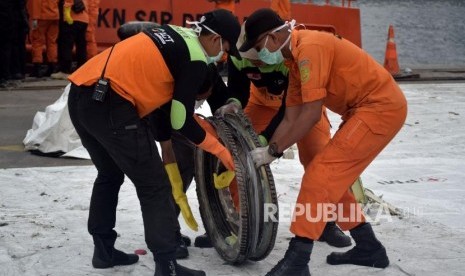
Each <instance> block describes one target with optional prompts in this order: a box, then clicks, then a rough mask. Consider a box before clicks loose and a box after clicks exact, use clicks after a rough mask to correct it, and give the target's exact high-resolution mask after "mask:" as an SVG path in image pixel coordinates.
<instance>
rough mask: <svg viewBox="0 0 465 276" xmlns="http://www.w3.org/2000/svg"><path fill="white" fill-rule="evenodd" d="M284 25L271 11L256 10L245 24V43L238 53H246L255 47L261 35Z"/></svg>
mask: <svg viewBox="0 0 465 276" xmlns="http://www.w3.org/2000/svg"><path fill="white" fill-rule="evenodd" d="M284 23H285V22H284V20H282V19H281V17H279V15H278V14H277V13H276V12H274V11H273V10H271V9H259V10H256V11H255V12H254V13H252V14H251V15H250V16H249V17H248V18H247V21H246V22H245V42H244V43H243V44H242V46H241V47H240V48H239V51H241V52H247V51H248V50H249V49H251V48H252V47H253V46H255V44H256V43H257V39H258V38H259V37H260V35H261V34H263V33H266V32H268V31H270V30H273V29H275V28H277V27H280V26H282V25H283V24H284Z"/></svg>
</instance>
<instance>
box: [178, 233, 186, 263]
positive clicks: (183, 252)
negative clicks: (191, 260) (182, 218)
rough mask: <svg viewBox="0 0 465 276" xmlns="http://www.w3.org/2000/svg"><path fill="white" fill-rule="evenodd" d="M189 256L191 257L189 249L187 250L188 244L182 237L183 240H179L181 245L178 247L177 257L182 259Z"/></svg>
mask: <svg viewBox="0 0 465 276" xmlns="http://www.w3.org/2000/svg"><path fill="white" fill-rule="evenodd" d="M187 257H189V250H187V246H186V244H185V243H184V239H182V238H181V240H180V241H179V245H178V247H177V248H176V259H178V260H180V259H185V258H187Z"/></svg>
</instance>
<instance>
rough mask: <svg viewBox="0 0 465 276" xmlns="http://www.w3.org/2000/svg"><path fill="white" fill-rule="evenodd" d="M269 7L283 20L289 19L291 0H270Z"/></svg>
mask: <svg viewBox="0 0 465 276" xmlns="http://www.w3.org/2000/svg"><path fill="white" fill-rule="evenodd" d="M270 9H272V10H273V11H275V12H276V13H277V14H278V15H279V17H281V18H282V19H283V20H291V0H271V5H270Z"/></svg>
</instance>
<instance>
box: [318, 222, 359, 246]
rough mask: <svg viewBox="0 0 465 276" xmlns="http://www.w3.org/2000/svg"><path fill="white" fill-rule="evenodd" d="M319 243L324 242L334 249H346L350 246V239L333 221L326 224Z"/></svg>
mask: <svg viewBox="0 0 465 276" xmlns="http://www.w3.org/2000/svg"><path fill="white" fill-rule="evenodd" d="M319 241H322V242H326V243H328V244H329V245H331V246H334V247H346V246H350V245H352V241H351V240H350V237H349V236H347V235H346V234H344V232H342V230H341V229H340V228H339V227H338V226H337V225H336V223H335V222H334V221H332V222H328V223H326V227H325V230H323V234H321V237H320V239H319Z"/></svg>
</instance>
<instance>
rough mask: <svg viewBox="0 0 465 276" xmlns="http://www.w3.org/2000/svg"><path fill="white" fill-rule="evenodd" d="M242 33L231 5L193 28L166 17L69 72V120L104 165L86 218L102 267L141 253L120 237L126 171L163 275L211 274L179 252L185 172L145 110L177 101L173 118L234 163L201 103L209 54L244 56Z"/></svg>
mask: <svg viewBox="0 0 465 276" xmlns="http://www.w3.org/2000/svg"><path fill="white" fill-rule="evenodd" d="M239 33H240V24H239V22H238V21H237V19H236V18H235V17H234V15H233V14H232V13H231V12H229V11H226V10H215V11H213V12H209V13H206V14H205V15H204V16H203V17H202V19H201V20H200V21H199V22H195V28H193V29H190V28H183V27H179V26H174V25H163V26H161V27H159V28H150V29H148V30H144V31H143V32H142V33H139V34H136V35H134V36H132V37H129V38H127V39H125V40H123V41H121V42H119V43H117V44H116V45H114V47H112V48H111V49H107V50H105V51H103V52H102V53H100V54H98V55H96V56H95V57H94V58H92V59H90V60H89V61H88V62H87V63H86V64H84V65H83V66H81V67H80V68H79V69H77V70H76V71H75V72H74V73H73V74H72V75H71V76H70V77H69V80H70V81H71V83H72V84H71V89H70V92H69V98H68V108H69V114H70V117H71V121H72V123H73V125H74V127H75V129H76V131H77V133H78V134H79V136H80V138H81V141H82V144H83V145H84V147H85V148H86V149H87V151H88V152H89V154H90V156H91V159H92V161H93V162H94V164H95V166H96V168H97V171H98V175H97V179H96V180H95V183H94V188H93V191H92V197H91V203H90V208H89V220H88V231H89V233H90V234H91V235H92V238H93V240H94V256H93V258H92V264H93V266H94V267H97V268H106V267H112V266H114V265H130V264H133V263H135V262H137V261H138V257H137V255H134V254H126V253H124V252H122V251H119V250H117V249H115V247H114V244H115V241H116V237H117V233H116V231H115V230H114V227H115V222H116V210H117V204H118V193H119V189H120V187H121V185H122V184H123V182H124V176H125V175H127V176H128V178H129V179H131V181H132V182H133V183H134V186H135V188H136V192H137V196H138V198H139V201H140V206H141V210H142V218H143V222H144V230H145V231H144V233H145V240H146V243H147V246H148V248H149V249H150V250H151V251H152V253H153V255H154V260H155V263H156V271H155V275H157V276H158V275H159V276H168V275H205V273H204V272H203V271H196V270H192V269H189V268H186V267H183V266H181V265H179V264H178V263H177V262H176V248H177V245H178V242H179V236H178V234H177V233H179V223H178V220H177V217H176V213H175V208H174V200H173V195H172V188H171V185H170V179H171V178H172V176H176V177H180V176H179V174H180V173H179V170H178V169H177V166H176V163H175V162H171V163H167V164H163V162H162V160H161V159H160V156H159V154H158V150H157V147H156V145H155V139H154V136H153V134H152V131H151V127H150V123H148V121H147V117H146V116H147V115H149V114H150V113H152V112H153V111H154V110H156V109H158V108H160V107H161V106H164V105H166V104H168V103H170V104H171V107H170V111H169V119H170V123H171V128H173V129H174V130H177V131H179V132H180V133H181V134H182V135H184V136H186V137H187V138H188V139H189V140H190V141H191V142H192V143H194V144H196V145H197V146H199V147H200V148H202V149H204V150H205V151H207V152H210V153H211V154H213V155H215V156H217V157H218V159H219V160H221V163H222V164H223V165H224V166H225V167H226V168H227V169H228V170H229V171H234V167H235V165H234V161H233V159H232V156H231V153H230V152H229V150H228V149H226V148H225V147H224V146H223V145H222V144H221V143H220V141H218V139H216V138H215V137H214V136H213V135H211V134H209V133H207V132H205V131H204V130H203V128H202V127H200V125H199V124H198V123H197V122H196V120H195V119H194V116H193V110H194V105H195V100H196V96H197V95H198V94H199V92H203V91H201V90H202V89H201V88H202V87H201V86H202V84H203V83H204V82H205V79H206V78H207V71H208V64H211V63H213V62H215V61H217V60H218V59H219V58H221V56H222V55H223V54H224V53H225V52H228V53H229V54H231V55H234V56H237V57H239V58H240V56H239V53H238V51H237V48H236V42H237V38H238V37H239ZM173 161H174V160H173Z"/></svg>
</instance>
